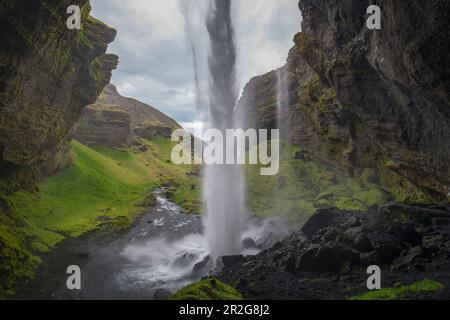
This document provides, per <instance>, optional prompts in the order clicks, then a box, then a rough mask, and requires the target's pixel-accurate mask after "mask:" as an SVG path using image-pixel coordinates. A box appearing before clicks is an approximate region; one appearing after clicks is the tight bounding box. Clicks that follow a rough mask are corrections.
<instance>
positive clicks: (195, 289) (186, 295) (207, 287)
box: [170, 278, 242, 300]
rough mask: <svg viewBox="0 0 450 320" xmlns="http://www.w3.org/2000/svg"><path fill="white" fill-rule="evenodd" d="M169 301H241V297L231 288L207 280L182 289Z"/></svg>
mask: <svg viewBox="0 0 450 320" xmlns="http://www.w3.org/2000/svg"><path fill="white" fill-rule="evenodd" d="M170 300H242V295H241V294H240V293H239V292H238V291H236V289H234V288H233V287H230V286H229V285H226V284H224V283H223V282H221V281H219V280H217V279H215V278H209V279H206V280H202V281H199V282H196V283H193V284H191V285H188V286H187V287H184V288H183V289H181V290H179V291H178V292H176V293H175V294H173V295H172V296H171V297H170Z"/></svg>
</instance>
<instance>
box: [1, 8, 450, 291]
mask: <svg viewBox="0 0 450 320" xmlns="http://www.w3.org/2000/svg"><path fill="white" fill-rule="evenodd" d="M71 4H72V3H69V1H65V0H64V1H59V2H58V3H55V2H51V1H40V2H33V5H32V8H31V9H33V12H35V15H33V16H31V17H29V19H25V18H23V19H18V18H17V17H25V15H26V12H28V10H29V9H30V7H29V5H28V4H27V2H26V1H22V0H20V1H4V2H2V3H1V5H0V24H1V28H0V30H1V31H0V36H1V39H2V45H1V48H0V71H1V73H0V298H1V299H3V298H11V297H15V298H19V299H20V298H56V299H58V298H60V299H89V298H93V299H95V298H106V299H107V298H122V299H127V298H130V299H167V298H169V297H172V298H173V299H201V298H205V297H206V298H209V299H238V298H244V299H350V298H352V299H353V298H355V299H364V298H367V299H377V298H383V297H384V298H385V297H388V298H389V297H391V298H400V299H402V298H413V299H414V298H418V299H442V298H444V299H448V298H449V297H450V293H449V285H450V278H449V273H448V271H447V270H448V267H449V261H450V260H449V258H450V207H449V204H448V201H449V193H448V192H449V189H450V171H449V170H450V168H449V159H450V112H449V110H450V109H449V105H450V97H449V92H450V81H449V79H450V76H449V69H448V68H447V67H446V66H448V64H449V63H450V61H449V55H448V52H449V51H450V48H449V44H450V35H449V31H448V30H449V29H448V25H447V24H448V17H450V6H449V5H448V1H446V0H433V1H427V2H423V1H418V0H417V1H415V0H414V1H408V2H406V1H383V0H375V1H369V0H335V1H325V0H324V1H312V0H300V1H299V8H300V11H298V17H299V18H298V21H299V22H300V20H301V18H300V17H302V27H301V30H302V31H301V32H299V33H298V34H296V35H295V36H294V35H292V36H293V39H294V45H293V47H292V49H291V50H290V51H289V54H288V58H287V61H286V64H285V65H284V66H282V67H281V68H279V69H277V70H274V71H271V72H269V73H267V74H264V75H261V76H257V77H254V78H252V79H251V80H250V81H249V82H248V83H247V84H246V85H245V88H244V89H243V92H242V95H241V96H240V97H239V88H238V87H237V80H236V71H237V70H236V69H237V64H236V63H237V62H236V59H237V51H236V48H235V46H236V43H235V39H234V36H235V33H238V32H240V31H239V30H235V29H234V28H233V15H232V12H233V11H232V8H233V6H232V2H231V1H223V0H215V1H211V3H210V4H211V7H209V9H208V10H206V14H205V16H202V14H203V13H204V12H202V10H201V8H199V12H197V13H196V14H193V16H195V17H198V16H202V18H203V20H201V21H202V23H201V25H200V26H199V24H198V20H197V23H195V24H189V22H192V20H190V19H191V18H192V16H191V14H192V12H191V11H189V10H195V9H196V8H195V6H192V7H189V8H185V12H183V14H185V15H186V16H185V17H186V20H187V26H186V28H187V30H188V38H190V41H191V43H190V44H189V45H190V46H191V47H192V49H193V52H194V58H195V59H196V60H194V68H195V70H196V72H197V73H196V75H195V85H196V87H197V103H198V105H199V107H200V109H201V110H200V111H199V113H202V114H206V116H207V119H208V120H209V121H208V124H207V127H210V128H218V129H220V130H221V131H224V130H225V129H228V128H231V129H236V128H240V127H242V128H243V129H250V128H254V129H265V130H273V129H279V130H280V139H279V141H280V168H279V173H278V174H277V175H275V176H262V175H260V174H259V172H260V169H261V166H247V165H244V166H235V165H229V166H227V165H225V166H216V165H213V166H207V167H205V168H202V167H200V166H195V165H181V166H178V165H174V164H173V163H172V162H171V161H170V151H171V148H172V147H173V145H174V143H173V142H171V141H170V135H171V133H172V131H173V130H176V129H180V128H181V126H180V125H179V124H178V123H177V122H176V121H175V120H173V119H172V118H170V117H168V116H166V115H165V114H163V113H161V112H160V111H158V110H156V109H155V108H153V107H151V106H149V105H148V104H144V103H142V102H140V101H138V100H135V99H131V98H125V97H123V96H121V95H120V94H119V93H118V92H117V88H115V87H114V86H113V85H111V84H109V83H110V78H111V72H112V70H113V69H115V68H116V67H117V66H118V57H117V56H115V55H113V54H110V53H106V52H107V46H108V43H110V42H112V41H113V40H114V37H115V35H116V31H115V30H114V29H112V28H111V27H108V26H107V25H105V24H104V23H102V22H100V21H99V20H97V19H95V18H93V17H91V16H90V15H89V12H90V4H89V1H87V0H80V1H79V4H80V7H81V9H82V10H81V12H82V22H83V23H82V29H81V31H79V32H77V31H73V30H72V31H69V30H67V28H65V27H64V26H65V19H64V17H65V15H64V14H63V15H61V14H60V13H61V12H63V13H65V12H66V8H67V7H68V6H69V5H71ZM191 4H192V3H191ZM194 4H195V3H194ZM374 4H375V5H378V6H379V7H380V8H381V13H382V17H381V18H382V21H383V23H382V28H381V30H369V29H367V28H366V27H365V26H366V23H365V22H366V19H365V18H366V16H365V13H366V10H367V7H369V6H370V5H374ZM186 10H187V11H186ZM190 17H191V18H190ZM419 21H420V28H417V25H418V22H419ZM203 22H205V23H203ZM61 26H63V27H61ZM198 28H200V31H199V29H198ZM119 32H120V30H119ZM200 39H208V41H207V42H208V46H207V47H205V46H204V42H202V41H200ZM199 43H203V46H201V45H200V44H199ZM205 48H206V49H208V50H206V52H205V51H204V50H205ZM244 53H245V51H244ZM119 68H120V65H119ZM180 108H181V106H180ZM219 182H220V183H219ZM163 193H164V194H165V196H163V195H162V194H163ZM202 194H203V196H202ZM202 197H203V199H202ZM202 200H203V201H202ZM203 203H205V204H206V208H205V210H204V211H206V212H202V211H203ZM198 213H205V214H206V215H205V216H204V217H202V218H200V216H198V215H196V214H198ZM203 218H204V219H205V223H204V225H203V223H202V219H203ZM133 239H134V240H133ZM136 239H137V240H136ZM243 249H244V250H243ZM241 254H242V255H241ZM208 256H212V257H213V258H214V259H217V260H218V261H221V262H222V264H223V268H222V269H220V270H214V272H213V274H210V271H211V270H210V266H208V268H206V269H207V270H206V272H205V270H201V272H199V274H196V275H195V276H193V273H192V272H193V271H196V270H198V269H199V268H201V267H202V266H204V265H205V263H206V264H207V263H208V261H206V260H205V259H206V258H207V257H208ZM223 256H225V257H224V258H222V257H223ZM219 258H221V259H219ZM111 261H112V262H117V263H112V265H114V266H116V267H114V268H111V269H108V267H105V266H106V265H111ZM205 261H206V262H205ZM74 263H78V264H80V266H81V269H82V270H83V269H84V268H85V271H86V275H85V276H86V278H87V279H89V284H88V285H87V289H86V291H84V292H83V291H82V292H67V290H66V288H65V287H64V283H65V276H66V275H65V273H64V271H65V270H64V269H65V268H66V267H67V265H69V264H74ZM199 263H200V264H199ZM370 264H376V265H379V266H380V267H381V270H382V272H383V289H385V291H381V292H379V293H370V292H369V293H368V292H367V288H366V287H365V279H366V269H367V266H368V265H370ZM166 266H167V267H166ZM193 266H197V267H193ZM193 268H194V270H193ZM103 269H108V270H109V271H111V272H107V275H105V276H99V275H101V271H102V270H103ZM114 275H120V276H117V277H115V276H114ZM205 275H210V276H211V277H209V278H205V279H203V280H201V281H199V282H195V281H197V280H200V279H201V278H202V277H203V276H205ZM49 279H51V281H50V280H49ZM192 282H194V283H193V284H191V285H190V286H187V287H185V288H183V289H181V290H180V291H178V292H177V290H178V289H180V288H181V287H183V286H184V285H188V284H189V283H192ZM133 284H134V285H133ZM377 294H378V295H377Z"/></svg>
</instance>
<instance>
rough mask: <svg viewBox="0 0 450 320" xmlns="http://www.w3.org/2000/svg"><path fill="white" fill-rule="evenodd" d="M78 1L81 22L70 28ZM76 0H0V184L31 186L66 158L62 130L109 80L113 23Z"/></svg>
mask: <svg viewBox="0 0 450 320" xmlns="http://www.w3.org/2000/svg"><path fill="white" fill-rule="evenodd" d="M72 4H78V5H79V6H80V8H81V11H82V29H81V30H69V29H68V28H67V27H66V20H67V18H68V17H69V15H68V14H67V13H66V10H67V7H68V6H69V5H72ZM90 9H91V8H90V4H89V1H87V0H79V1H68V0H67V1H66V0H64V1H25V0H19V1H2V3H1V6H0V38H1V42H2V45H1V48H0V70H1V72H0V192H2V193H5V194H8V193H11V192H13V191H16V190H19V189H22V188H28V189H29V188H34V187H35V186H36V184H37V182H39V181H40V180H42V179H45V178H46V177H48V176H50V175H52V174H53V173H55V172H56V171H57V170H59V169H61V168H63V167H65V166H67V164H68V163H70V152H69V147H68V141H67V137H68V134H69V132H70V131H71V129H72V126H73V124H74V123H75V122H76V121H77V120H78V118H79V115H80V112H81V110H82V109H83V108H84V107H85V106H86V105H89V104H91V103H93V102H95V100H96V99H97V97H98V95H99V94H100V93H101V91H102V90H103V87H104V86H105V85H106V84H107V83H109V80H110V77H111V71H112V70H113V69H115V68H116V66H117V63H118V58H117V56H115V55H112V54H106V50H107V46H108V43H110V42H111V41H113V40H114V38H115V35H116V31H115V30H114V29H112V28H110V27H108V26H107V25H105V24H104V23H102V22H100V21H98V20H96V19H95V18H93V17H91V16H90V15H89V12H90Z"/></svg>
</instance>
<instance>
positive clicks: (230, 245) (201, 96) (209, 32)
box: [184, 0, 246, 258]
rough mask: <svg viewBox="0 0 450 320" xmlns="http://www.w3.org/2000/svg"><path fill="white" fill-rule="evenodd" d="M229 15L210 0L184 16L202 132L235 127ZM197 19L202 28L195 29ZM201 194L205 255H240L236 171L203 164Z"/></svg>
mask: <svg viewBox="0 0 450 320" xmlns="http://www.w3.org/2000/svg"><path fill="white" fill-rule="evenodd" d="M202 12H203V14H202ZM231 12H232V10H231V0H210V1H209V2H208V7H204V3H203V4H200V3H191V5H186V7H185V12H184V13H185V17H186V25H187V33H188V36H189V39H190V42H191V43H190V45H191V47H192V51H193V52H192V53H193V57H194V69H195V80H196V85H197V95H198V99H197V102H198V104H199V108H200V110H201V113H202V114H204V115H205V122H206V129H208V128H214V129H219V130H221V131H223V132H225V130H226V129H234V128H235V127H236V126H235V121H234V116H233V113H234V112H233V111H234V108H235V105H236V101H237V98H238V89H237V87H236V47H235V43H234V29H233V21H232V17H231ZM199 17H200V19H204V23H200V24H199V22H198V21H199ZM208 48H209V50H208ZM203 190H204V194H203V197H204V202H205V207H206V216H205V219H204V226H205V234H206V237H207V240H208V245H209V250H210V255H211V256H212V257H213V258H218V257H220V256H226V255H234V254H240V253H241V251H242V237H243V232H244V229H245V221H246V219H245V208H244V201H245V199H244V181H243V174H242V172H241V168H240V167H239V166H235V165H207V166H206V168H205V177H204V188H203Z"/></svg>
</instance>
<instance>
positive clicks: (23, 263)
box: [0, 137, 200, 298]
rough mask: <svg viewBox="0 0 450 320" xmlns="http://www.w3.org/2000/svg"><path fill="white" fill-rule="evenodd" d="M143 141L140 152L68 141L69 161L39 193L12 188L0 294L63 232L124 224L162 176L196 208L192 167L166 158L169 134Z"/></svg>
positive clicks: (3, 231) (4, 224)
mask: <svg viewBox="0 0 450 320" xmlns="http://www.w3.org/2000/svg"><path fill="white" fill-rule="evenodd" d="M143 143H144V144H147V145H148V146H149V150H148V151H146V152H141V151H137V150H136V149H133V148H128V149H123V150H116V149H111V148H103V147H99V148H89V147H87V146H85V145H82V144H81V143H79V142H76V141H73V142H72V150H73V155H74V162H73V165H72V166H70V167H69V168H67V169H65V170H63V171H61V172H60V173H59V174H57V175H56V176H54V177H52V178H51V179H49V180H48V181H47V182H46V183H45V184H44V185H42V187H41V190H40V192H39V193H29V192H18V193H16V194H14V195H12V196H11V197H9V198H8V199H7V200H8V202H9V203H10V205H11V206H12V208H13V212H12V215H10V216H11V218H9V216H8V215H3V214H1V215H0V219H1V220H2V221H0V244H1V243H3V244H4V245H3V246H0V250H1V252H0V253H1V255H0V256H2V257H5V259H4V260H3V261H0V269H4V270H6V271H7V272H5V273H4V274H3V275H2V277H4V278H3V279H2V278H0V285H1V284H3V285H4V286H5V287H6V288H0V298H1V296H2V294H3V295H5V293H8V290H10V288H11V287H14V285H15V284H16V282H17V280H18V279H19V278H22V277H28V276H31V275H32V274H33V271H34V269H35V267H36V266H37V265H38V264H39V261H40V259H39V258H38V256H39V253H40V252H46V251H48V250H51V249H52V248H53V247H54V246H55V245H56V244H58V243H59V242H61V241H62V240H63V239H64V238H65V237H68V236H70V237H77V236H80V235H83V234H85V233H87V232H90V231H93V230H101V229H107V230H108V231H111V230H113V231H114V230H120V229H121V228H124V227H127V226H129V225H130V223H132V222H133V221H134V219H135V218H136V216H137V215H138V214H139V213H140V212H142V210H143V208H141V207H139V205H140V204H141V203H142V201H143V199H144V198H145V197H146V196H147V195H149V194H150V193H151V192H152V190H154V189H155V188H156V187H158V186H160V185H161V184H163V183H167V181H169V182H171V183H174V184H176V185H177V186H178V188H177V191H176V192H175V195H174V198H175V200H178V201H179V202H180V203H181V205H184V206H186V207H187V208H188V209H190V210H192V211H195V210H198V209H199V208H198V206H199V199H200V191H199V188H196V189H195V190H191V188H192V187H191V186H192V185H198V181H197V180H198V179H197V178H193V177H192V175H188V173H191V172H192V171H193V170H194V167H192V166H177V165H174V164H172V163H170V152H171V148H172V142H170V140H169V139H165V138H162V137H157V138H155V139H153V140H152V141H143ZM187 189H189V190H190V192H189V193H188V192H186V190H187ZM12 217H14V220H13V219H12ZM6 274H9V275H8V276H6ZM6 277H8V278H6ZM5 283H6V285H5ZM9 293H10V292H9Z"/></svg>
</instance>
